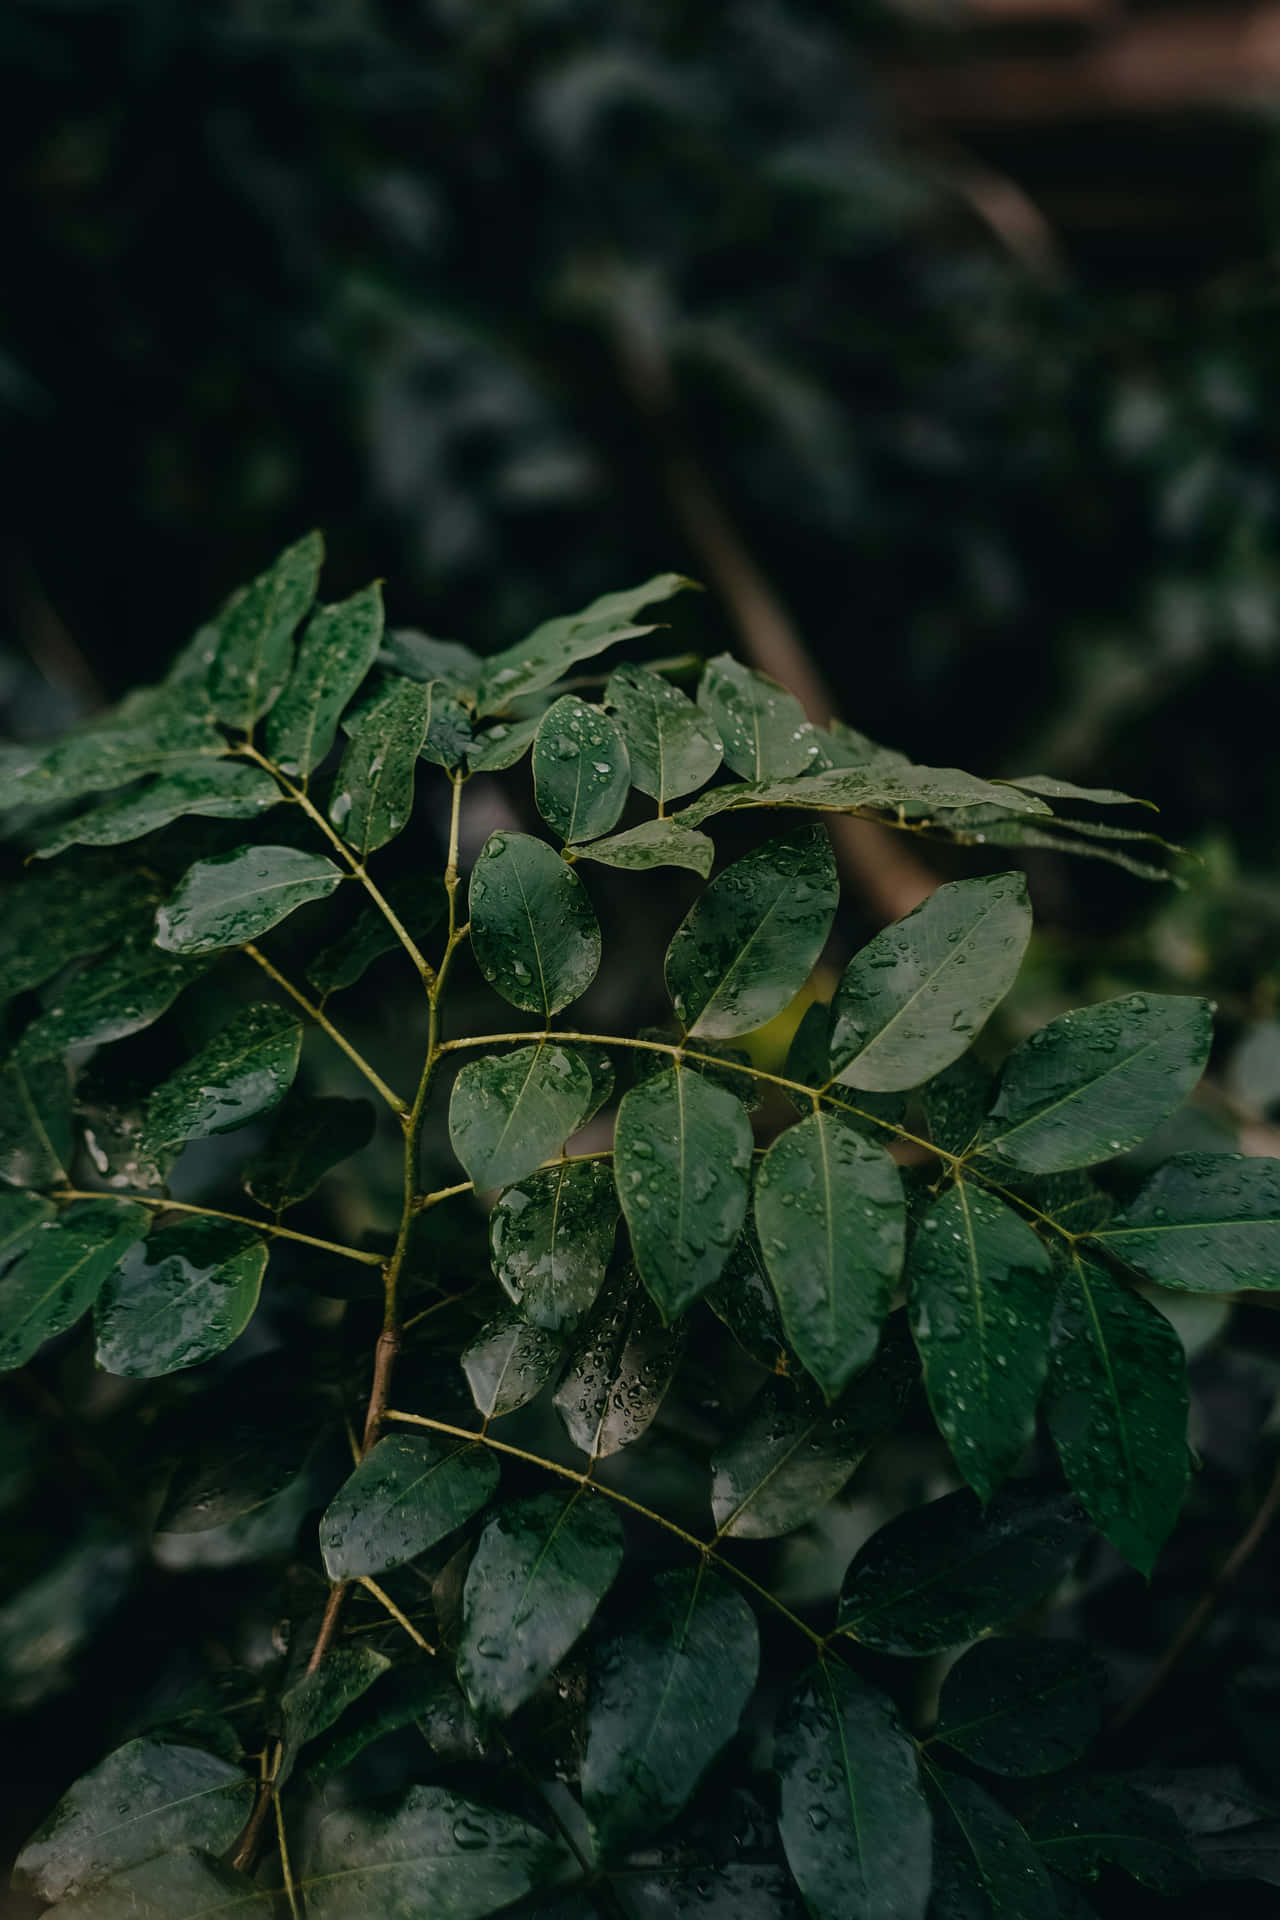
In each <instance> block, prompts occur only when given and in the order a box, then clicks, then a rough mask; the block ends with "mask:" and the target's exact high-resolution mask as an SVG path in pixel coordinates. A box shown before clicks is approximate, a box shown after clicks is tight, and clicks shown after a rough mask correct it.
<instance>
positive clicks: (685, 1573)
mask: <svg viewBox="0 0 1280 1920" xmlns="http://www.w3.org/2000/svg"><path fill="white" fill-rule="evenodd" d="M759 1659H760V1636H759V1634H758V1632H757V1630H756V1621H755V1615H754V1614H753V1613H752V1611H751V1609H750V1607H749V1606H748V1605H747V1603H746V1601H745V1600H744V1599H743V1597H742V1595H741V1594H740V1593H739V1592H738V1591H737V1590H736V1588H734V1587H731V1586H730V1585H729V1583H728V1581H726V1580H723V1579H721V1577H720V1576H719V1575H718V1574H714V1573H711V1572H709V1571H708V1569H707V1568H706V1566H705V1564H701V1565H699V1566H697V1567H680V1568H677V1569H675V1570H673V1571H671V1572H668V1573H663V1574H659V1576H658V1578H657V1579H656V1580H655V1581H654V1583H653V1586H652V1588H651V1589H650V1591H649V1594H648V1596H647V1604H646V1606H645V1608H644V1611H643V1613H642V1614H641V1615H640V1617H639V1618H638V1619H637V1620H636V1622H635V1624H634V1625H632V1626H630V1627H626V1628H624V1629H623V1630H622V1631H621V1632H620V1633H617V1634H615V1635H613V1636H612V1637H611V1638H610V1639H609V1640H608V1641H607V1642H606V1644H605V1645H604V1646H603V1647H602V1648H601V1649H600V1651H599V1653H598V1655H597V1656H596V1658H595V1659H594V1661H593V1663H592V1668H591V1678H590V1692H589V1697H588V1703H587V1751H586V1755H585V1757H584V1759H583V1763H582V1802H583V1806H584V1807H585V1808H586V1813H587V1820H588V1822H589V1824H590V1827H591V1832H592V1836H593V1838H594V1840H595V1842H596V1845H597V1847H598V1848H599V1849H600V1851H601V1852H602V1853H605V1854H613V1853H618V1852H621V1851H623V1850H624V1849H625V1848H626V1847H627V1845H628V1844H629V1843H631V1842H632V1841H633V1840H636V1839H639V1838H641V1837H644V1836H647V1835H649V1834H651V1833H652V1832H653V1830H654V1829H655V1828H656V1827H660V1826H663V1825H665V1823H666V1822H667V1821H668V1820H670V1819H671V1818H673V1816H674V1815H675V1814H677V1813H679V1812H680V1810H681V1808H682V1807H683V1806H684V1805H685V1804H686V1802H687V1801H688V1800H689V1798H690V1797H691V1795H692V1793H693V1791H694V1789H695V1787H696V1786H697V1784H698V1782H699V1780H701V1778H702V1776H703V1774H704V1773H705V1772H706V1770H707V1768H708V1767H709V1766H710V1765H711V1762H712V1761H713V1760H714V1759H715V1757H716V1755H717V1754H718V1753H719V1752H720V1750H721V1748H722V1747H724V1746H725V1745H726V1744H727V1743H728V1741H730V1740H731V1739H732V1738H733V1736H734V1734H735V1733H736V1732H737V1730H738V1721H739V1719H740V1717H741V1714H742V1710H743V1708H744V1707H745V1706H746V1704H747V1701H748V1699H749V1698H750V1696H751V1691H752V1688H753V1687H754V1686H755V1681H756V1669H757V1667H758V1664H759Z"/></svg>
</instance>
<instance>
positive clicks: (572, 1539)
mask: <svg viewBox="0 0 1280 1920" xmlns="http://www.w3.org/2000/svg"><path fill="white" fill-rule="evenodd" d="M622 1545H623V1542H622V1526H621V1523H620V1521H619V1519H618V1516H617V1513H616V1511H615V1509H614V1508H612V1507H611V1506H610V1505H609V1503H608V1501H607V1500H604V1499H600V1498H593V1497H591V1496H590V1495H587V1496H586V1497H584V1496H583V1493H582V1491H581V1490H580V1489H579V1490H575V1491H574V1492H573V1493H571V1494H569V1495H568V1497H567V1498H566V1496H565V1495H564V1494H562V1493H541V1494H535V1495H534V1496H533V1497H532V1498H530V1499H527V1500H517V1501H513V1502H512V1503H511V1504H510V1505H509V1506H505V1507H500V1508H499V1510H498V1511H497V1513H495V1514H494V1515H493V1517H492V1519H491V1520H489V1521H488V1523H487V1524H486V1526H485V1529H484V1532H483V1533H482V1534H481V1536H480V1544H479V1546H478V1547H477V1548H476V1551H475V1557H474V1558H473V1560H472V1562H471V1565H470V1568H469V1569H468V1571H467V1583H466V1586H465V1587H464V1589H463V1594H462V1638H461V1640H460V1641H459V1643H458V1678H459V1679H460V1680H461V1682H462V1685H463V1687H464V1688H465V1689H466V1694H467V1698H468V1699H469V1700H470V1702H471V1704H472V1706H473V1707H475V1709H476V1711H477V1712H478V1713H481V1714H483V1715H485V1716H487V1717H488V1718H491V1719H495V1720H505V1719H506V1718H507V1717H508V1716H509V1715H510V1714H513V1713H514V1712H515V1711H516V1709H517V1707H521V1706H523V1705H524V1703H525V1701H526V1700H527V1699H528V1698H529V1696H530V1695H531V1694H532V1693H534V1692H535V1691H536V1690H537V1688H538V1687H540V1686H541V1684H542V1682H543V1681H544V1680H545V1679H546V1678H547V1676H548V1675H549V1674H551V1673H553V1672H554V1671H555V1669H556V1667H557V1666H559V1664H560V1662H561V1660H563V1659H564V1656H565V1655H566V1654H567V1653H568V1652H569V1649H570V1648H571V1647H572V1646H573V1645H574V1644H575V1642H576V1641H577V1640H578V1639H579V1638H580V1637H581V1635H582V1634H584V1633H585V1632H586V1630H587V1628H588V1627H589V1626H590V1624H591V1621H592V1618H593V1617H594V1615H595V1611H596V1608H597V1607H598V1606H599V1605H600V1602H601V1601H602V1600H603V1599H604V1596H605V1594H606V1593H607V1592H608V1591H609V1588H610V1587H611V1586H612V1585H613V1582H614V1579H615V1577H616V1576H617V1573H618V1569H619V1568H620V1567H621V1565H622Z"/></svg>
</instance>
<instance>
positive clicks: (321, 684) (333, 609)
mask: <svg viewBox="0 0 1280 1920" xmlns="http://www.w3.org/2000/svg"><path fill="white" fill-rule="evenodd" d="M381 640H382V588H381V585H380V584H379V583H378V582H377V581H376V580H375V581H374V583H373V585H372V586H368V587H364V588H362V589H361V591H360V592H359V593H353V594H352V595H351V598H350V599H349V600H340V601H338V602H337V603H336V604H334V605H332V606H327V607H317V608H316V611H315V612H314V613H313V614H312V616H311V618H310V620H309V621H308V622H307V628H306V632H305V633H304V634H303V636H302V643H301V645H300V646H299V648H298V657H297V661H296V662H295V664H294V668H293V672H292V673H291V674H290V675H289V681H288V685H287V686H286V687H285V689H284V692H283V693H282V694H281V695H280V698H279V699H278V700H277V701H276V703H275V705H274V706H273V707H272V709H271V712H270V713H269V714H268V716H267V727H266V750H267V753H268V755H269V756H270V758H271V759H272V760H274V761H275V763H276V765H277V766H279V767H281V768H282V769H283V770H284V772H285V773H287V774H289V775H290V776H291V777H292V778H294V779H301V780H304V781H305V779H306V777H307V775H308V774H309V773H311V772H312V771H313V770H314V769H315V768H316V767H318V766H319V765H320V762H321V761H322V760H323V759H324V757H325V755H326V754H327V753H328V751H329V749H330V747H332V745H333V743H334V740H335V739H336V738H337V733H338V721H339V720H340V719H341V717H342V710H343V708H344V707H345V706H346V704H347V702H348V701H349V700H351V699H352V698H353V697H354V696H355V694H356V692H357V691H358V689H359V688H360V686H361V684H362V682H363V681H364V679H365V678H366V676H367V675H368V673H369V671H370V669H371V668H372V666H373V663H374V660H375V659H376V658H377V654H378V647H379V645H380V644H381Z"/></svg>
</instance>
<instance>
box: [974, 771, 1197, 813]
mask: <svg viewBox="0 0 1280 1920" xmlns="http://www.w3.org/2000/svg"><path fill="white" fill-rule="evenodd" d="M1001 784H1004V783H1003V782H1002V783H1001ZM1008 784H1009V786H1011V787H1018V788H1020V789H1021V791H1022V792H1023V793H1039V794H1043V795H1044V796H1045V797H1046V798H1047V799H1049V800H1088V801H1090V802H1092V804H1093V805H1094V806H1097V807H1150V809H1151V811H1152V812H1153V813H1158V812H1159V811H1160V809H1159V808H1158V807H1157V806H1156V805H1155V803H1154V801H1151V800H1139V799H1138V798H1137V797H1136V795H1134V794H1132V793H1118V792H1117V791H1116V789H1115V788H1114V787H1077V786H1074V785H1073V784H1072V782H1071V781H1070V780H1056V779H1055V778H1054V776H1053V775H1052V774H1050V773H1029V774H1027V775H1026V776H1025V777H1024V778H1023V779H1021V780H1010V781H1009V782H1008Z"/></svg>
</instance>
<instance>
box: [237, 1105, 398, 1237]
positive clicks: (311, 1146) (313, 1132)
mask: <svg viewBox="0 0 1280 1920" xmlns="http://www.w3.org/2000/svg"><path fill="white" fill-rule="evenodd" d="M375 1118H376V1116H375V1114H374V1110H373V1107H372V1106H371V1104H370V1103H369V1101H368V1100H342V1099H338V1098H336V1097H332V1096H331V1097H327V1098H313V1097H311V1096H308V1095H295V1096H293V1097H292V1098H290V1099H288V1100H286V1101H285V1103H284V1105H283V1106H282V1107H281V1109H280V1112H279V1114H278V1115H277V1117H276V1122H275V1125H274V1126H273V1127H272V1129H271V1136H270V1138H269V1139H268V1141H267V1144H266V1146H265V1147H263V1149H262V1151H261V1152H260V1153H256V1154H255V1155H254V1156H253V1158H252V1160H250V1161H249V1163H248V1165H247V1166H246V1167H245V1168H244V1171H243V1173H242V1174H241V1180H242V1182H243V1184H244V1187H245V1191H246V1192H247V1193H251V1194H252V1195H253V1197H254V1199H255V1200H256V1201H257V1202H258V1204H259V1205H260V1206H263V1207H266V1208H267V1209H268V1210H269V1211H270V1212H271V1213H283V1212H284V1210H285V1208H286V1207H292V1206H294V1205H296V1204H297V1202H298V1201H299V1200H305V1199H306V1198H307V1196H308V1194H311V1193H314V1192H315V1190H316V1188H317V1187H318V1186H319V1184H320V1182H321V1180H323V1178H324V1176H325V1174H326V1173H328V1171H329V1169H330V1168H331V1167H336V1166H337V1165H338V1163H339V1161H342V1160H347V1159H349V1158H350V1157H351V1155H352V1154H353V1153H359V1151H360V1149H361V1148H362V1147H366V1146H368V1144H369V1141H370V1140H371V1139H372V1138H373V1128H374V1120H375Z"/></svg>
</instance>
